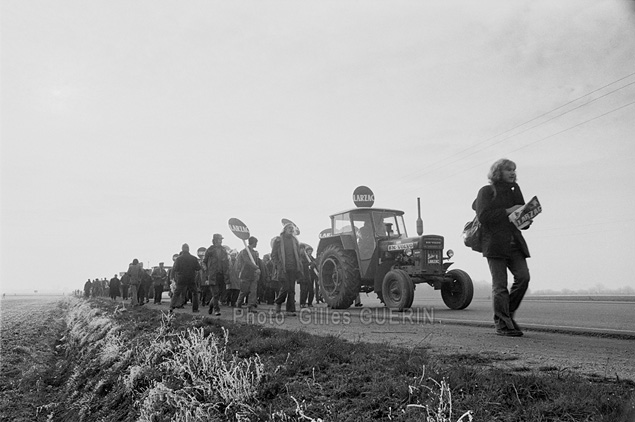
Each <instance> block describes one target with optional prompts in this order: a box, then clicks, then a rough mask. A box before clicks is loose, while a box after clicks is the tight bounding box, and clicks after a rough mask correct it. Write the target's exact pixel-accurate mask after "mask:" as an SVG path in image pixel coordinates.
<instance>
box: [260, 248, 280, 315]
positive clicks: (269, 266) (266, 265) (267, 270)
mask: <svg viewBox="0 0 635 422" xmlns="http://www.w3.org/2000/svg"><path fill="white" fill-rule="evenodd" d="M262 264H263V270H264V273H263V275H262V276H261V277H262V278H263V282H262V283H261V285H262V290H263V292H262V299H261V300H262V302H264V303H266V304H267V305H273V301H274V300H275V299H276V293H277V292H278V291H279V290H280V284H279V282H278V280H273V278H272V276H273V272H274V271H273V261H271V254H265V255H264V256H263V257H262ZM263 276H264V277H263Z"/></svg>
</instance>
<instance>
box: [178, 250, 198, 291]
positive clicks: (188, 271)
mask: <svg viewBox="0 0 635 422" xmlns="http://www.w3.org/2000/svg"><path fill="white" fill-rule="evenodd" d="M172 269H173V270H174V272H175V274H176V281H177V283H185V282H191V283H194V281H195V279H196V272H197V271H198V270H200V269H201V264H199V263H198V258H196V257H195V256H193V255H191V254H190V253H189V252H186V251H183V252H182V253H181V255H179V257H178V258H176V261H174V267H173V268H172Z"/></svg>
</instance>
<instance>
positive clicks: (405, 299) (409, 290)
mask: <svg viewBox="0 0 635 422" xmlns="http://www.w3.org/2000/svg"><path fill="white" fill-rule="evenodd" d="M381 293H382V297H383V300H384V303H385V304H386V306H387V307H388V308H390V309H396V310H398V311H403V310H404V309H408V308H410V307H411V306H412V301H413V300H414V297H415V287H414V284H413V283H412V279H411V278H410V276H409V275H408V273H407V272H405V271H404V270H390V271H388V273H387V274H386V275H385V276H384V281H383V283H382V284H381Z"/></svg>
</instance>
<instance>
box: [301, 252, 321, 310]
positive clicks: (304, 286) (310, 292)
mask: <svg viewBox="0 0 635 422" xmlns="http://www.w3.org/2000/svg"><path fill="white" fill-rule="evenodd" d="M312 253H313V248H312V247H311V246H309V245H307V244H306V243H301V244H300V260H301V261H302V277H301V278H300V279H299V283H300V308H312V307H313V298H314V297H315V288H314V286H315V279H316V278H317V276H316V275H315V272H314V271H313V267H312V261H311V258H310V255H311V254H312Z"/></svg>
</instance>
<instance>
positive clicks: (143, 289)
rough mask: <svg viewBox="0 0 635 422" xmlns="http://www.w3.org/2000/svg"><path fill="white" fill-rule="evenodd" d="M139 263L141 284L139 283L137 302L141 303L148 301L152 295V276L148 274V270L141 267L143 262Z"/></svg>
mask: <svg viewBox="0 0 635 422" xmlns="http://www.w3.org/2000/svg"><path fill="white" fill-rule="evenodd" d="M139 265H140V266H141V269H142V270H143V272H142V273H141V284H140V285H139V294H138V297H139V302H140V303H141V304H142V305H145V304H146V303H148V302H150V298H151V297H152V296H153V293H154V292H153V290H154V289H153V287H152V276H151V275H150V270H148V271H146V270H145V269H143V262H140V263H139Z"/></svg>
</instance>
